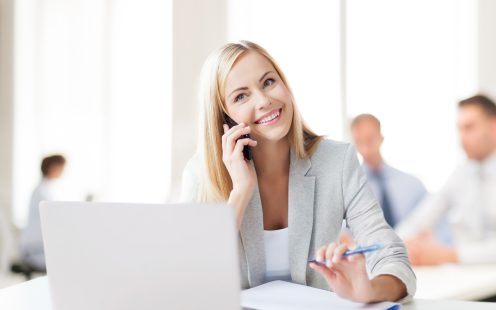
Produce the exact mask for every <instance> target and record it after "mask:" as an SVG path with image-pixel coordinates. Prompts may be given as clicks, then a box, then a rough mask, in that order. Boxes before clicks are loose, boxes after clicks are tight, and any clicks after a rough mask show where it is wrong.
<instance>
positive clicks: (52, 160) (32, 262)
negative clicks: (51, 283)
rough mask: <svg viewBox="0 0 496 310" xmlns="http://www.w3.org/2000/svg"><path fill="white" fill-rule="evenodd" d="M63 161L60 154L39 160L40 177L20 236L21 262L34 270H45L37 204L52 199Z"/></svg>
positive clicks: (61, 171)
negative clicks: (26, 221)
mask: <svg viewBox="0 0 496 310" xmlns="http://www.w3.org/2000/svg"><path fill="white" fill-rule="evenodd" d="M65 162H66V161H65V158H64V157H63V156H62V155H53V156H49V157H45V158H44V159H43V160H42V162H41V174H42V179H41V181H40V183H39V184H38V186H37V187H36V189H35V190H34V192H33V194H32V196H31V202H30V207H29V218H28V224H27V226H26V227H25V228H24V231H23V233H22V237H21V256H22V260H23V262H24V263H25V264H27V265H28V266H29V267H30V268H32V269H34V270H38V271H45V270H46V267H45V253H44V250H43V239H42V236H41V223H40V212H39V204H40V202H42V201H50V200H54V198H55V197H54V187H56V181H57V179H59V178H60V176H61V175H62V173H63V171H64V167H65Z"/></svg>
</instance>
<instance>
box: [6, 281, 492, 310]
mask: <svg viewBox="0 0 496 310" xmlns="http://www.w3.org/2000/svg"><path fill="white" fill-rule="evenodd" d="M495 308H496V304H494V303H481V302H469V301H454V300H422V299H419V300H417V299H416V300H415V301H414V302H412V303H410V304H407V305H404V306H403V307H402V309H404V310H439V309H450V310H466V309H471V310H486V309H493V310H494V309H495ZM0 309H8V310H52V304H51V302H50V293H49V287H48V281H47V278H46V277H42V278H38V279H35V280H32V281H29V282H25V283H22V284H18V285H15V286H12V287H9V288H5V289H3V290H0ZM269 310H270V309H269Z"/></svg>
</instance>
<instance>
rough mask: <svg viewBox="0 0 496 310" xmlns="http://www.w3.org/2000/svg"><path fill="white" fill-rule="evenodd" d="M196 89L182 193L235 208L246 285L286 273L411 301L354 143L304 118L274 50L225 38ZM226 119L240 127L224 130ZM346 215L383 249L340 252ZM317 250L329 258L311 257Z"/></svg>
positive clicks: (358, 293)
mask: <svg viewBox="0 0 496 310" xmlns="http://www.w3.org/2000/svg"><path fill="white" fill-rule="evenodd" d="M201 86H202V89H201V96H202V101H203V102H202V115H201V122H202V124H201V127H200V128H201V130H202V135H201V136H200V139H199V140H200V143H199V148H198V155H197V156H196V157H195V158H193V159H192V160H191V161H190V162H189V163H188V165H187V167H186V169H185V171H184V175H183V195H182V199H183V200H184V201H198V202H207V203H212V202H226V201H227V202H228V204H229V205H230V206H231V207H232V208H233V209H234V211H235V215H236V222H237V227H238V229H239V251H240V265H241V274H242V287H243V288H248V287H254V286H257V285H260V284H263V283H265V282H268V281H271V280H277V279H282V280H290V281H293V282H295V283H301V284H305V285H309V286H312V287H317V288H323V289H329V288H330V289H331V290H333V291H334V292H336V293H337V294H338V295H340V296H341V297H343V298H347V299H350V300H353V301H357V302H366V303H367V302H376V301H385V300H390V301H397V300H400V299H403V298H407V299H409V298H411V296H413V294H414V293H415V285H416V282H415V275H414V273H413V271H412V269H411V268H410V265H409V263H408V257H407V254H406V251H405V248H404V245H403V243H402V242H401V240H400V239H399V238H398V237H397V236H396V234H395V233H394V232H393V230H392V229H391V228H390V227H389V226H388V225H387V224H386V222H385V220H384V217H383V214H382V211H381V208H380V207H379V206H378V204H377V202H376V200H375V199H374V197H373V194H372V193H371V191H370V190H369V188H368V187H367V184H366V180H365V177H364V175H363V174H362V172H361V169H360V167H359V164H358V161H357V158H356V154H355V150H354V149H353V148H352V147H351V146H350V145H349V144H346V143H339V142H334V141H330V140H324V139H323V137H321V136H318V135H316V134H315V133H313V132H312V131H311V130H310V129H309V128H308V127H307V126H306V125H305V124H304V122H303V120H302V118H301V116H300V113H299V112H298V110H297V107H296V105H295V103H294V99H293V95H292V92H291V90H290V88H289V85H288V83H287V80H286V78H285V76H284V74H283V72H282V71H281V69H280V68H279V67H278V66H277V64H276V63H275V61H274V60H273V59H272V57H271V56H270V55H269V54H268V53H267V52H266V51H265V50H264V49H263V48H262V47H260V46H258V45H256V44H254V43H252V42H247V41H241V42H239V43H231V44H226V45H224V46H223V47H221V48H220V49H219V50H217V51H215V52H214V53H212V54H211V55H210V56H209V58H208V59H207V61H206V62H205V64H204V67H203V72H202V80H201ZM228 118H230V119H232V120H233V121H234V122H236V123H238V124H239V125H236V126H232V128H229V127H230V126H228V123H229V121H228ZM247 134H249V135H250V136H249V137H247V136H246V135H247ZM245 147H250V148H251V151H252V157H253V159H252V160H247V159H245V157H244V152H243V149H244V148H245ZM343 219H345V220H346V222H347V226H349V228H350V230H351V232H352V234H353V236H354V239H355V242H357V243H358V244H359V245H363V246H365V245H370V244H372V243H381V244H383V245H384V248H383V249H382V250H380V251H376V252H374V253H370V254H367V257H365V255H363V254H359V255H353V256H349V257H344V256H343V253H344V252H345V251H346V250H347V249H348V247H347V245H346V244H337V243H336V241H337V239H338V236H339V233H340V230H341V225H342V221H343ZM314 257H315V258H316V259H317V260H320V261H322V262H324V263H325V265H320V264H318V265H317V264H314V263H311V264H308V263H307V262H308V260H310V259H312V258H314ZM404 300H405V299H403V301H404Z"/></svg>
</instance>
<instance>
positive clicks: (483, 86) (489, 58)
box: [477, 0, 496, 100]
mask: <svg viewBox="0 0 496 310" xmlns="http://www.w3.org/2000/svg"><path fill="white" fill-rule="evenodd" d="M478 4H479V7H478V24H479V27H478V55H477V56H478V66H477V69H478V80H479V89H480V91H481V92H483V93H486V94H488V95H490V96H491V97H492V99H493V100H496V1H494V0H479V1H478Z"/></svg>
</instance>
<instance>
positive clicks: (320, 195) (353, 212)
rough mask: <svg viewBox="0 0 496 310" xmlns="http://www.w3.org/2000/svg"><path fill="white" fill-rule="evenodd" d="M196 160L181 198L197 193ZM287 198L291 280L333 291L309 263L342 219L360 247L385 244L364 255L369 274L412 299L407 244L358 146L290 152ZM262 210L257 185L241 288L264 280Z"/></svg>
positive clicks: (246, 223) (246, 227) (244, 238)
mask: <svg viewBox="0 0 496 310" xmlns="http://www.w3.org/2000/svg"><path fill="white" fill-rule="evenodd" d="M197 165H198V162H197V160H195V159H193V160H191V161H190V162H189V163H188V165H187V167H186V169H185V171H184V174H183V194H182V198H181V200H182V201H194V200H195V198H196V197H197V191H198V178H197V177H196V175H197V173H196V167H198V166H197ZM288 192H289V197H288V209H289V210H288V229H289V262H290V272H291V278H292V281H293V282H295V283H300V284H304V285H308V286H312V287H316V288H321V289H329V287H328V285H327V283H326V281H325V279H324V278H323V277H322V276H320V275H319V274H318V273H316V272H315V271H313V270H312V269H311V268H309V267H308V264H307V261H308V260H309V259H312V258H313V257H314V255H315V252H316V250H317V249H318V248H319V247H320V246H322V245H326V244H329V243H331V242H336V241H337V240H338V236H339V233H340V231H341V228H342V222H343V219H344V220H346V225H347V227H348V228H349V229H350V230H351V233H352V234H353V238H354V240H355V242H356V243H357V244H358V245H364V246H365V245H370V244H373V243H381V244H383V245H384V246H385V248H384V249H382V250H380V251H376V252H372V253H369V254H366V265H367V266H366V267H367V271H368V273H369V276H370V278H372V277H375V276H378V275H383V274H389V275H394V276H396V277H397V278H399V279H400V280H401V281H403V283H405V285H406V287H407V292H408V296H407V297H406V298H405V299H403V300H402V302H405V301H407V300H409V299H411V298H412V297H413V295H414V294H415V290H416V278H415V274H414V273H413V270H412V268H411V267H410V264H409V262H408V257H407V253H406V249H405V246H404V245H403V243H402V241H401V240H400V238H399V237H398V236H397V235H396V233H395V232H394V231H393V230H392V229H391V227H390V226H389V225H388V224H387V223H386V221H385V220H384V216H383V213H382V209H381V208H380V207H379V205H378V203H377V201H376V199H375V198H374V195H373V193H372V191H371V190H370V188H369V186H368V185H367V181H366V177H365V175H364V173H363V171H362V169H361V168H360V166H359V163H358V159H357V156H356V152H355V150H354V148H353V147H352V146H351V145H350V144H348V143H341V142H335V141H330V140H324V141H322V142H321V143H320V145H319V146H318V148H317V150H316V151H315V153H314V154H313V155H312V156H311V157H310V158H309V159H307V160H300V159H298V158H297V157H296V156H295V153H294V152H293V151H291V161H290V172H289V191H288ZM263 231H264V228H263V213H262V204H261V199H260V193H259V189H258V187H257V188H256V189H255V191H254V193H253V196H252V198H251V201H250V202H249V204H248V206H247V208H246V212H245V215H244V218H243V223H242V226H241V229H240V232H239V245H240V246H239V257H240V266H241V275H242V287H243V288H249V287H254V286H257V285H260V284H263V283H264V278H265V250H264V237H263Z"/></svg>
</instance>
